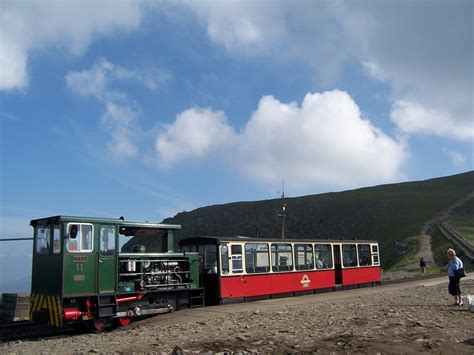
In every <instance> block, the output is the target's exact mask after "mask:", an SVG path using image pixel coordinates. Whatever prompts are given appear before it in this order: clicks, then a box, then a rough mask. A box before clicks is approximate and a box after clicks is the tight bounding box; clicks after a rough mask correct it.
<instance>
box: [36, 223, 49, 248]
mask: <svg viewBox="0 0 474 355" xmlns="http://www.w3.org/2000/svg"><path fill="white" fill-rule="evenodd" d="M35 232H36V235H35V239H36V240H35V242H36V254H49V245H50V244H49V243H50V241H51V236H50V232H51V231H50V226H38V227H36V231H35Z"/></svg>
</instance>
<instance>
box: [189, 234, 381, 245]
mask: <svg viewBox="0 0 474 355" xmlns="http://www.w3.org/2000/svg"><path fill="white" fill-rule="evenodd" d="M224 242H270V243H276V242H280V243H300V242H301V243H308V242H310V243H321V242H328V243H378V242H377V241H376V240H367V239H301V238H298V239H293V238H288V239H280V238H251V237H244V236H231V237H212V236H206V237H189V238H183V239H181V240H180V243H181V244H220V243H224Z"/></svg>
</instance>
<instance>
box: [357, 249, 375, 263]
mask: <svg viewBox="0 0 474 355" xmlns="http://www.w3.org/2000/svg"><path fill="white" fill-rule="evenodd" d="M357 252H358V253H359V266H369V265H372V258H371V256H370V245H369V244H358V245H357Z"/></svg>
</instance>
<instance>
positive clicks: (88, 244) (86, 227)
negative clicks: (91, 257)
mask: <svg viewBox="0 0 474 355" xmlns="http://www.w3.org/2000/svg"><path fill="white" fill-rule="evenodd" d="M67 230H68V234H67V244H66V246H67V250H68V251H72V252H91V251H92V249H93V240H92V237H93V229H92V225H91V224H79V223H78V224H75V223H71V224H69V225H68V229H67Z"/></svg>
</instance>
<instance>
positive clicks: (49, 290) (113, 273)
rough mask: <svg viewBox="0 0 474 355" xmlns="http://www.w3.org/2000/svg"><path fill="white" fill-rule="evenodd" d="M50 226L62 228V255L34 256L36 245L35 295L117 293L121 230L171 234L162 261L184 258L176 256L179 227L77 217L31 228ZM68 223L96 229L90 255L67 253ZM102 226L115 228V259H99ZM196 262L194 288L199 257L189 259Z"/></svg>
mask: <svg viewBox="0 0 474 355" xmlns="http://www.w3.org/2000/svg"><path fill="white" fill-rule="evenodd" d="M48 223H51V224H56V225H59V226H61V252H60V253H59V254H49V255H48V254H47V255H41V254H36V253H35V252H34V250H35V245H34V243H33V263H32V265H33V271H32V290H31V291H32V293H38V294H51V295H60V296H63V297H64V296H73V295H90V294H97V293H105V292H107V293H109V292H113V293H115V292H117V281H118V253H117V249H118V231H119V230H120V227H138V228H152V229H162V230H167V231H168V238H167V241H166V243H167V247H168V248H167V249H168V253H163V257H166V258H169V257H172V256H180V257H183V254H181V253H175V252H173V251H175V250H176V249H175V248H176V235H175V231H176V230H179V229H181V226H179V225H168V224H160V223H148V222H128V221H123V220H121V219H113V218H91V217H78V216H53V217H47V218H42V219H37V220H32V221H31V222H30V225H31V226H33V227H35V226H38V225H46V224H48ZM69 223H77V224H91V225H92V226H93V250H92V251H90V252H70V251H68V250H67V249H66V245H65V244H66V240H67V226H68V224H69ZM101 226H115V227H116V233H117V234H116V248H115V253H113V255H99V245H100V240H99V238H100V236H99V230H100V227H101ZM189 258H190V259H192V260H195V259H196V261H195V262H192V264H191V277H192V279H193V282H194V285H195V286H197V285H198V284H199V267H198V261H197V258H198V257H197V255H189Z"/></svg>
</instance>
